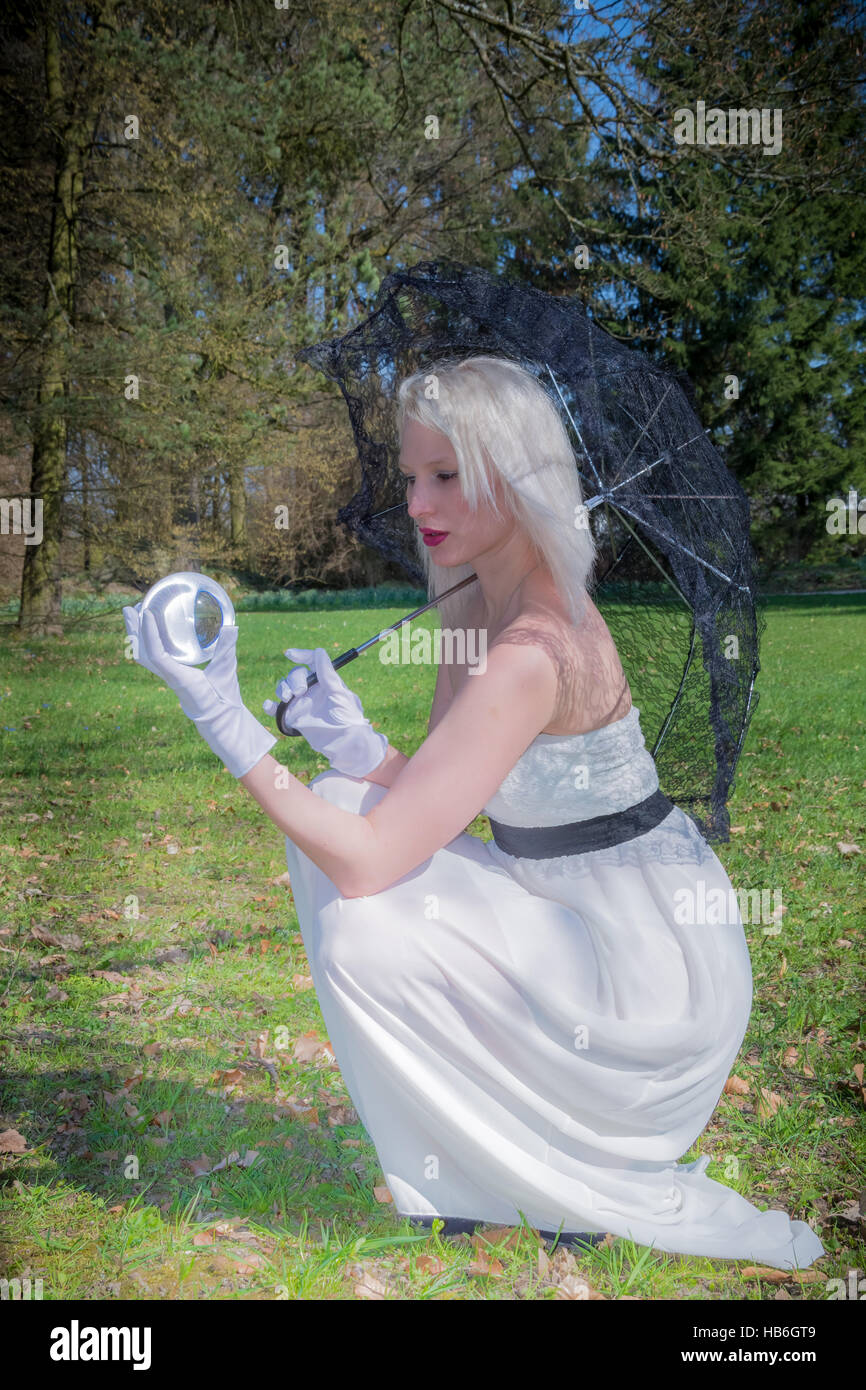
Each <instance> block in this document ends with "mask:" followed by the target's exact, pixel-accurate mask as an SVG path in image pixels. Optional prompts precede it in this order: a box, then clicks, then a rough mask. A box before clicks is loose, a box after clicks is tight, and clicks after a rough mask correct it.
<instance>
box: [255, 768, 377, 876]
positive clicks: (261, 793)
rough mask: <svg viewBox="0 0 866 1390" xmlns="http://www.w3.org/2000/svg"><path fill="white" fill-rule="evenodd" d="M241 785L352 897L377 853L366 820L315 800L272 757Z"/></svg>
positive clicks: (280, 827)
mask: <svg viewBox="0 0 866 1390" xmlns="http://www.w3.org/2000/svg"><path fill="white" fill-rule="evenodd" d="M400 756H401V757H402V756H403V755H402V754H401V755H400ZM377 771H378V769H377ZM238 780H239V781H241V782H242V783H243V785H244V786H245V787H246V789H247V791H248V792H249V793H250V795H251V796H252V797H254V798H255V800H256V801H257V802H258V803H259V805H260V806H261V808H262V810H263V811H264V812H265V814H266V815H267V816H269V817H270V819H271V820H272V821H273V822H274V825H275V826H276V827H277V829H278V830H282V832H283V834H284V835H287V836H288V837H289V839H290V840H291V841H292V842H293V843H294V844H296V845H297V846H298V848H299V849H302V850H303V851H304V854H306V855H307V856H308V858H310V859H312V861H313V863H314V864H317V865H318V867H319V868H320V869H321V870H322V873H324V874H326V875H327V877H328V878H329V879H330V880H331V882H332V883H333V884H335V885H336V887H337V889H338V891H339V892H340V894H341V895H342V896H343V897H350V896H352V888H353V886H354V883H355V881H356V879H357V876H358V872H359V870H360V867H361V865H362V864H363V863H364V862H365V860H366V858H367V856H368V855H369V854H370V853H371V849H372V840H373V829H372V826H371V825H370V824H369V822H368V821H367V819H366V817H365V816H357V815H355V814H354V812H352V811H344V810H343V809H342V807H340V806H333V805H332V804H331V802H330V801H325V800H323V798H322V797H321V796H316V793H315V792H314V791H311V789H310V788H309V787H306V786H304V783H303V782H301V781H300V780H299V778H297V777H294V776H293V775H292V773H291V772H289V770H288V768H286V767H283V765H282V763H278V762H277V760H276V758H272V757H271V755H270V753H266V754H265V756H264V757H263V758H261V759H260V760H259V762H257V763H256V765H255V767H254V768H252V769H251V770H250V771H249V772H248V773H247V774H246V776H245V777H241V778H239V779H238Z"/></svg>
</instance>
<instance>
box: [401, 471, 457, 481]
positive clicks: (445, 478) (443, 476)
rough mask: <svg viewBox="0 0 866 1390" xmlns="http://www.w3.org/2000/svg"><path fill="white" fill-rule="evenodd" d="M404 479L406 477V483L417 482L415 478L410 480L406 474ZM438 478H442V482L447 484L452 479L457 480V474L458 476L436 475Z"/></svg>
mask: <svg viewBox="0 0 866 1390" xmlns="http://www.w3.org/2000/svg"><path fill="white" fill-rule="evenodd" d="M403 477H404V479H405V481H406V482H407V483H414V481H415V479H414V478H410V477H409V476H408V475H407V474H405V473H404V474H403ZM436 477H437V478H441V480H442V482H443V483H447V482H449V481H450V479H451V478H456V477H457V474H456V473H437V474H436Z"/></svg>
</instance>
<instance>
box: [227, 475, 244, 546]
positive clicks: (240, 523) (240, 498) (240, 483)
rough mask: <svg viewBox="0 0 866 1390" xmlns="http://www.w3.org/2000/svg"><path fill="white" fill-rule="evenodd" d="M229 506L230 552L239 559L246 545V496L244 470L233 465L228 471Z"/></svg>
mask: <svg viewBox="0 0 866 1390" xmlns="http://www.w3.org/2000/svg"><path fill="white" fill-rule="evenodd" d="M229 506H230V512H231V528H232V533H231V534H232V551H233V552H234V555H235V559H236V560H237V559H239V558H240V555H241V552H243V551H244V550H245V549H246V544H247V495H246V493H245V492H244V470H243V465H242V464H240V463H233V464H232V465H231V468H230V470H229Z"/></svg>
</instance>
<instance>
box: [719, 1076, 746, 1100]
mask: <svg viewBox="0 0 866 1390" xmlns="http://www.w3.org/2000/svg"><path fill="white" fill-rule="evenodd" d="M748 1093H749V1083H748V1081H746V1080H745V1078H744V1077H742V1076H733V1075H732V1076H729V1077H728V1079H727V1081H726V1082H725V1089H724V1094H725V1095H729V1096H745V1095H748Z"/></svg>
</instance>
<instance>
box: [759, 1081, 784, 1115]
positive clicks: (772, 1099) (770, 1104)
mask: <svg viewBox="0 0 866 1390" xmlns="http://www.w3.org/2000/svg"><path fill="white" fill-rule="evenodd" d="M781 1104H782V1097H781V1096H780V1095H779V1093H778V1091H768V1090H767V1088H766V1086H762V1087H761V1095H760V1099H759V1100H757V1101H756V1102H755V1114H756V1115H757V1116H758V1118H759V1119H761V1120H769V1119H770V1117H771V1116H772V1115H775V1113H776V1111H777V1110H778V1108H779V1106H780V1105H781Z"/></svg>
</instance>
